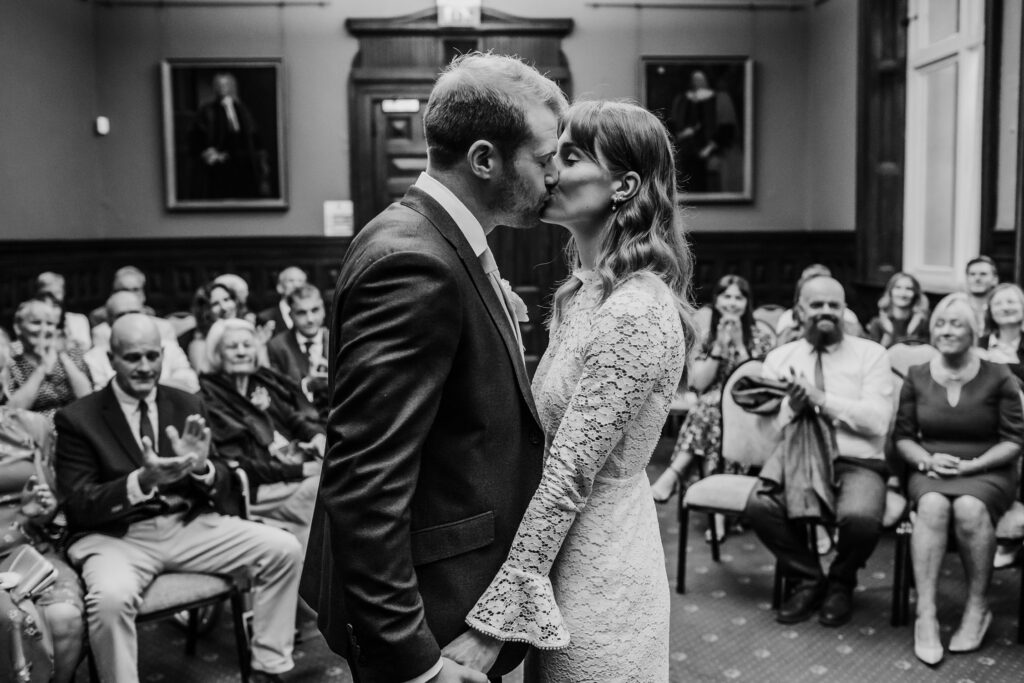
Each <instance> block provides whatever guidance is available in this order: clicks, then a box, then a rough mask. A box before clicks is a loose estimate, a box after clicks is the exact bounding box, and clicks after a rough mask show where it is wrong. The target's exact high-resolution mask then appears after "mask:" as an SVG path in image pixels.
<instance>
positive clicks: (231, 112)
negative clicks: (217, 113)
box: [221, 97, 240, 133]
mask: <svg viewBox="0 0 1024 683" xmlns="http://www.w3.org/2000/svg"><path fill="white" fill-rule="evenodd" d="M221 102H222V103H223V104H224V114H225V115H227V117H228V124H229V125H230V126H231V130H233V131H235V132H236V133H237V132H238V131H239V128H240V127H239V125H238V115H237V114H235V104H234V101H233V100H232V99H231V98H230V97H225V98H224V99H223V100H221Z"/></svg>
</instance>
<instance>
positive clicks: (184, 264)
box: [0, 237, 349, 329]
mask: <svg viewBox="0 0 1024 683" xmlns="http://www.w3.org/2000/svg"><path fill="white" fill-rule="evenodd" d="M348 243H349V240H348V239H347V238H326V237H244V238H228V237H223V238H220V237H218V238H203V239H147V240H127V239H119V240H46V241H8V242H0V325H2V326H3V327H5V328H7V329H10V325H11V323H12V320H11V316H12V314H13V311H14V308H15V307H16V306H17V304H18V302H20V301H23V300H24V299H26V298H28V297H29V296H31V294H32V290H33V285H34V281H35V276H36V275H37V274H39V273H40V272H42V271H45V270H52V271H55V272H58V273H61V274H62V275H64V277H65V278H66V280H67V304H68V308H69V310H73V311H79V312H83V313H87V312H88V311H90V310H92V309H93V308H95V307H96V306H100V305H102V304H103V303H104V301H106V298H107V296H109V294H110V285H111V282H112V281H113V279H114V271H116V270H117V269H118V268H120V267H122V266H125V265H133V266H136V267H137V268H139V269H141V270H142V271H143V272H144V273H146V292H147V303H148V304H149V305H151V306H152V307H153V308H155V309H156V310H157V311H158V312H160V313H163V314H166V313H171V312H174V311H187V310H189V306H190V304H191V301H192V295H193V294H194V293H195V291H196V289H197V288H198V287H200V286H201V285H203V284H205V283H207V282H209V281H210V280H212V279H213V278H214V277H216V276H217V275H220V274H221V273H236V274H238V275H240V276H242V277H243V278H245V280H246V282H248V283H249V290H250V291H249V308H250V310H259V308H260V307H262V306H268V305H272V304H273V303H275V302H276V301H277V298H278V296H277V292H276V291H275V287H276V286H277V273H278V272H279V271H280V270H281V269H282V268H284V267H286V266H290V265H296V266H299V267H300V268H302V269H303V270H305V271H306V272H307V273H308V274H309V276H310V281H311V282H312V283H313V284H315V285H317V286H318V287H320V288H321V289H322V290H324V292H325V295H326V294H329V293H330V291H331V290H333V288H334V281H335V279H336V278H337V276H338V269H339V266H340V265H341V259H342V257H343V256H344V254H345V249H346V248H347V247H348Z"/></svg>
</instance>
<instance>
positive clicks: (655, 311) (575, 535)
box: [467, 272, 685, 680]
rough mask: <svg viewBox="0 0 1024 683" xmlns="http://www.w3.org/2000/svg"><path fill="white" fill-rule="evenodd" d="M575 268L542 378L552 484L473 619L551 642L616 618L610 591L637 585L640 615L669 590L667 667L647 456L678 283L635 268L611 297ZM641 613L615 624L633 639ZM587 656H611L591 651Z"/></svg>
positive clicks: (559, 644) (678, 349)
mask: <svg viewBox="0 0 1024 683" xmlns="http://www.w3.org/2000/svg"><path fill="white" fill-rule="evenodd" d="M575 275H576V277H578V278H579V279H580V280H581V281H582V283H583V284H582V286H581V288H580V289H579V290H578V291H577V292H576V293H575V294H574V296H573V298H572V299H571V300H570V301H569V302H568V304H567V305H566V308H565V311H564V315H563V316H562V321H561V323H560V324H559V326H558V327H557V328H556V329H555V330H554V331H553V332H552V335H551V341H550V344H549V346H548V349H547V352H546V353H545V354H544V357H543V358H542V360H541V362H540V365H539V366H538V368H537V372H536V375H535V377H534V381H533V391H534V396H535V398H536V402H537V407H538V411H539V414H540V418H541V423H542V426H543V427H544V431H545V434H546V443H547V447H546V459H545V465H544V472H543V475H542V478H541V483H540V486H539V488H538V490H537V492H536V493H535V494H534V497H533V499H532V501H531V502H530V505H529V507H528V509H527V511H526V515H525V516H524V518H523V521H522V523H521V524H520V527H519V531H518V533H517V535H516V538H515V541H514V542H513V545H512V549H511V551H510V553H509V557H508V559H507V560H506V562H505V564H504V565H503V566H502V568H501V570H500V572H499V573H498V575H497V577H495V579H494V581H492V583H491V585H490V587H489V588H488V590H487V591H486V592H485V593H484V595H483V596H482V597H481V598H480V600H479V601H478V602H477V604H476V606H475V607H474V608H473V610H472V611H471V612H470V614H469V616H468V617H467V622H468V623H469V624H470V625H471V626H472V627H474V628H475V629H477V630H479V631H481V632H484V633H487V634H490V635H492V636H494V637H496V638H499V639H501V640H518V641H525V642H529V643H531V644H533V645H534V646H535V647H538V648H540V649H547V650H552V649H558V648H564V647H565V646H567V645H568V644H569V642H570V638H571V639H572V642H573V644H574V645H576V644H577V642H578V641H579V640H580V637H581V636H583V635H584V634H583V631H585V630H588V629H592V630H593V633H594V634H596V633H598V632H600V631H603V630H607V629H606V628H605V627H606V626H607V624H604V623H592V622H594V621H595V619H596V620H598V621H600V620H608V619H611V620H614V619H615V617H614V616H611V615H614V614H615V613H616V610H615V609H612V610H611V612H609V611H608V610H606V609H601V600H602V593H606V594H607V595H608V596H609V598H608V599H609V600H610V601H611V602H612V603H614V602H616V601H618V602H621V601H622V599H623V596H626V597H627V598H628V600H627V602H629V603H630V604H629V605H628V606H632V607H636V608H637V609H627V610H626V611H627V612H632V614H631V615H630V616H629V618H630V619H633V620H636V619H639V620H641V621H643V620H644V619H645V618H646V617H647V615H645V614H644V612H645V608H644V603H645V602H647V601H651V600H653V601H654V602H655V603H657V604H658V607H657V609H655V610H654V611H655V612H657V613H658V614H660V613H661V600H662V597H663V598H664V607H665V609H664V614H665V620H664V624H663V625H662V623H661V621H660V617H659V621H658V624H657V628H658V629H659V630H661V629H662V628H663V630H664V631H665V633H664V636H665V638H666V641H665V642H666V646H665V647H666V652H665V653H664V657H665V667H666V672H667V600H668V591H667V580H666V578H665V571H664V555H663V551H662V548H661V540H660V536H659V534H658V527H657V517H656V514H655V512H654V506H653V502H652V499H651V495H650V488H649V484H648V481H647V477H646V474H645V468H646V466H647V463H648V461H649V460H650V457H651V454H652V453H653V451H654V448H655V446H656V445H657V442H658V439H659V437H660V435H661V430H662V427H663V425H664V424H665V419H666V417H667V416H668V411H669V405H670V403H671V400H672V397H673V394H674V392H675V389H676V387H677V385H678V384H679V380H680V377H681V375H682V372H683V367H684V365H685V349H684V340H683V331H682V325H681V323H680V320H679V314H678V312H677V309H676V307H675V304H674V300H673V298H672V295H671V292H670V291H669V289H668V287H667V286H666V285H665V284H664V283H663V282H661V280H659V279H657V278H656V277H654V276H651V275H638V276H634V277H632V278H630V279H628V280H626V281H625V282H623V283H621V284H619V285H618V286H617V287H616V289H615V290H614V291H613V292H612V294H611V296H609V297H608V299H606V300H605V301H604V302H602V301H601V286H600V281H599V280H598V277H597V275H596V274H594V273H592V272H579V273H576V274H575ZM638 544H639V547H637V545H638ZM595 558H597V559H595ZM553 565H554V566H553ZM634 565H636V566H634ZM659 576H660V581H659V580H658V577H659ZM549 577H550V578H549ZM553 583H554V584H555V587H554V589H553V587H552V584H553ZM652 585H654V586H655V587H658V588H657V589H656V590H655V591H654V593H655V594H653V595H651V586H652ZM661 585H664V588H665V590H664V596H661V595H660V586H661ZM574 591H581V593H580V595H579V596H578V597H579V599H581V600H582V601H584V602H589V603H591V605H592V606H593V605H596V607H594V609H595V610H596V615H598V616H593V617H592V616H589V615H582V616H580V618H579V619H576V620H575V623H574V620H573V619H571V618H568V614H567V615H566V617H567V618H563V614H562V611H563V610H573V609H575V604H574V601H575V600H576V599H577V597H571V598H570V597H566V598H565V599H563V596H571V595H573V594H574ZM556 595H557V596H558V597H559V599H558V600H557V601H556ZM630 595H633V596H634V597H633V598H629V596H630ZM634 599H635V602H634ZM611 606H612V607H614V605H611ZM560 607H561V610H560ZM605 607H609V605H605ZM587 609H590V608H589V607H588V608H587ZM619 611H621V610H619ZM602 612H603V613H604V615H603V616H600V615H601V614H602ZM643 626H644V625H643V624H642V623H641V624H627V625H616V624H612V628H611V631H612V632H613V633H614V634H615V635H616V638H617V640H618V641H620V642H621V641H623V640H625V641H626V642H627V644H628V643H630V642H634V639H635V640H637V641H639V640H640V639H641V638H644V637H646V636H644V635H642V634H643V633H644V630H643ZM622 628H626V629H637V628H639V631H636V632H634V631H632V630H626V631H623V630H622ZM659 637H660V636H659ZM655 640H658V638H655ZM596 647H598V648H600V647H601V646H600V645H597V646H596ZM641 649H642V648H641ZM621 656H622V655H621V654H617V655H616V657H617V658H620V657H621ZM641 656H647V655H646V654H641ZM586 658H587V659H592V660H593V661H594V662H596V664H595V666H598V667H600V666H603V664H602V659H601V658H600V657H599V656H596V655H595V653H594V652H593V651H591V652H589V653H587V655H586ZM577 663H578V662H577ZM624 665H627V666H628V662H625V663H624ZM659 665H660V664H659ZM595 670H596V669H595ZM572 671H574V672H575V673H574V674H573V675H574V676H582V678H574V679H573V680H583V678H585V676H584V675H583V674H581V673H580V671H579V670H577V669H573V670H572ZM606 673H607V671H606ZM666 675H667V674H666ZM555 679H557V677H555ZM565 680H568V679H565ZM651 680H655V679H651Z"/></svg>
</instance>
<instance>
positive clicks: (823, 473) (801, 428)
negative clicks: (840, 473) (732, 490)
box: [760, 409, 837, 521]
mask: <svg viewBox="0 0 1024 683" xmlns="http://www.w3.org/2000/svg"><path fill="white" fill-rule="evenodd" d="M836 454H837V453H836V440H835V433H834V432H833V431H832V426H831V425H830V424H829V423H828V422H827V421H826V420H824V419H823V418H822V417H821V416H820V415H818V414H817V413H815V412H814V411H813V410H809V409H808V410H804V411H803V412H801V413H800V414H798V415H797V416H796V417H795V418H794V419H793V421H792V422H790V423H789V424H788V425H786V426H785V427H783V429H782V441H780V442H779V444H778V446H776V447H775V450H774V451H773V452H772V455H771V457H770V458H769V459H768V462H766V463H765V465H764V467H763V468H762V469H761V475H760V476H761V480H762V481H766V482H769V483H770V484H773V485H774V486H776V487H779V488H781V489H782V490H783V494H784V499H785V502H786V514H787V515H788V516H789V518H790V519H807V520H815V521H816V520H826V521H830V520H833V519H835V503H836V497H835V474H834V471H833V468H832V463H833V462H835V459H836Z"/></svg>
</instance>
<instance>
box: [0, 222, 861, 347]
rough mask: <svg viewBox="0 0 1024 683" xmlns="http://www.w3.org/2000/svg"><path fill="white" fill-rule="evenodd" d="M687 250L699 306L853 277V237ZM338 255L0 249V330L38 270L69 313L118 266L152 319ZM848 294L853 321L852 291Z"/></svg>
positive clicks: (334, 268)
mask: <svg viewBox="0 0 1024 683" xmlns="http://www.w3.org/2000/svg"><path fill="white" fill-rule="evenodd" d="M690 241H691V243H692V246H693V252H694V256H695V261H696V266H695V278H694V293H695V296H696V297H697V299H698V301H699V302H701V303H706V302H707V300H708V299H709V298H710V296H711V290H712V288H713V287H714V283H715V281H716V280H717V279H718V278H719V277H721V276H722V275H724V274H726V273H737V274H739V275H742V276H743V277H745V278H747V279H748V280H749V281H750V283H751V286H752V287H753V291H754V295H755V298H756V301H757V302H758V303H777V304H783V305H787V306H788V305H789V303H790V302H791V301H792V297H793V284H794V283H795V282H796V279H797V277H798V276H799V274H800V271H801V270H802V269H803V267H804V266H806V265H808V264H810V263H824V264H825V265H827V266H829V267H830V268H831V269H832V270H833V272H835V274H836V276H837V277H838V278H839V279H840V280H841V281H843V282H846V283H852V282H853V281H854V276H855V273H856V248H855V246H856V244H855V243H856V238H855V235H854V233H852V232H728V233H723V232H717V233H711V232H700V233H693V234H691V235H690ZM347 246H348V240H347V239H339V238H325V237H245V238H227V237H225V238H207V239H152V240H46V241H31V240H26V241H6V242H0V325H2V326H3V327H5V328H7V329H10V325H11V317H12V314H13V311H14V308H15V307H16V306H17V304H18V302H19V301H22V300H24V299H26V298H28V297H29V296H30V295H31V293H32V286H33V282H34V279H35V276H36V275H37V274H38V273H40V272H41V271H44V270H53V271H56V272H59V273H61V274H63V275H64V276H65V278H67V291H68V308H69V309H70V310H74V311H80V312H88V311H89V310H91V309H92V308H94V307H96V306H99V305H101V304H102V303H103V302H104V301H105V299H106V297H107V295H108V294H109V293H110V283H111V281H112V279H113V274H114V271H115V270H117V269H118V268H119V267H121V266H124V265H127V264H131V265H134V266H137V267H138V268H140V269H142V271H143V272H145V273H146V275H147V278H148V280H147V285H146V289H147V292H148V302H149V304H150V305H152V306H153V307H154V308H155V309H156V310H157V311H159V312H161V313H169V312H172V311H184V310H188V308H189V304H190V302H191V299H192V294H193V293H194V292H195V290H196V288H197V287H199V286H200V285H202V284H203V283H205V282H208V281H209V280H211V279H212V278H213V277H215V276H216V275H218V274H220V273H237V274H238V275H241V276H242V277H243V278H245V279H246V281H247V282H248V283H249V286H250V294H249V304H250V305H249V308H250V309H258V308H260V307H261V306H267V305H271V304H273V303H274V302H275V301H276V300H277V294H276V292H275V291H274V288H275V286H276V284H277V273H278V271H280V270H281V269H282V268H283V267H285V266H289V265H297V266H299V267H300V268H302V269H303V270H305V271H306V272H307V273H309V274H310V278H311V281H312V282H313V283H314V284H316V285H317V286H318V287H320V288H321V289H323V290H324V291H325V294H328V295H329V294H330V292H331V290H332V289H333V287H334V281H335V279H336V278H337V275H338V268H339V265H340V263H341V259H342V256H343V255H344V253H345V249H346V247H347ZM550 284H551V287H553V286H554V284H555V283H550ZM849 289H850V290H851V291H850V293H849V298H850V299H851V301H850V303H851V306H852V307H853V308H854V310H855V311H857V313H858V314H859V315H860V314H861V313H862V311H861V308H862V307H861V306H859V305H858V304H859V302H858V301H857V298H856V291H855V288H853V287H851V288H849ZM546 291H550V287H549V288H548V289H547V290H546ZM868 310H870V309H868Z"/></svg>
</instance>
